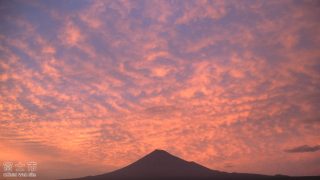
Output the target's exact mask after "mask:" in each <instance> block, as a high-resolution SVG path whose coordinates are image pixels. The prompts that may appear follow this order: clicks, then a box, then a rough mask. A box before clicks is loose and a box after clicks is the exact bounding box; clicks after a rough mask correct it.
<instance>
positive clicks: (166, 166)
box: [73, 150, 320, 180]
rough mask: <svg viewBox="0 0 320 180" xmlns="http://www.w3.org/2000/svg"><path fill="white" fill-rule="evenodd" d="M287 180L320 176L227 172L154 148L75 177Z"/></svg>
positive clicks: (85, 179) (88, 179)
mask: <svg viewBox="0 0 320 180" xmlns="http://www.w3.org/2000/svg"><path fill="white" fill-rule="evenodd" d="M133 179H134V180H138V179H139V180H144V179H150V180H171V179H172V180H242V179H248V180H264V179H270V180H282V179H283V180H284V179H288V180H291V179H310V180H313V179H320V177H319V176H318V177H315V176H314V177H289V176H284V175H276V176H267V175H259V174H245V173H227V172H222V171H217V170H211V169H209V168H206V167H204V166H201V165H200V164H197V163H195V162H192V161H191V162H189V161H185V160H183V159H180V158H178V157H176V156H173V155H171V154H170V153H168V152H166V151H164V150H154V151H153V152H151V153H150V154H148V155H146V156H144V157H143V158H141V159H139V160H138V161H136V162H134V163H132V164H130V165H128V166H126V167H124V168H121V169H118V170H116V171H113V172H110V173H106V174H101V175H97V176H87V177H82V178H76V179H73V180H133Z"/></svg>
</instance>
